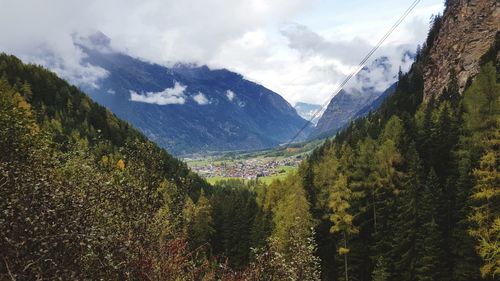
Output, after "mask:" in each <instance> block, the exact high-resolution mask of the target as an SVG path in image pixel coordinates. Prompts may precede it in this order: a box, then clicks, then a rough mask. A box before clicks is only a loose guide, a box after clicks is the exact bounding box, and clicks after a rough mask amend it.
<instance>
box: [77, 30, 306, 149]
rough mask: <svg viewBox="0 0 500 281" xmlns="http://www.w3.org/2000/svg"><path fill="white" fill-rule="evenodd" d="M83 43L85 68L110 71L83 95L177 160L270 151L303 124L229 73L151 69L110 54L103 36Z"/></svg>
mask: <svg viewBox="0 0 500 281" xmlns="http://www.w3.org/2000/svg"><path fill="white" fill-rule="evenodd" d="M85 43H86V44H80V46H81V48H82V49H83V51H84V52H85V53H86V54H87V55H88V58H87V62H88V63H90V64H92V65H96V66H100V67H102V68H104V69H106V70H107V71H108V72H109V75H108V76H107V77H106V78H104V79H103V80H102V81H100V86H99V88H95V87H94V88H91V87H89V88H86V89H85V90H86V92H88V93H89V94H90V95H91V96H92V97H93V98H94V99H95V100H96V101H97V102H99V103H100V104H102V105H104V106H106V107H108V108H109V109H111V110H112V111H113V112H114V113H115V114H117V115H118V116H119V117H121V118H123V119H125V120H127V121H129V122H130V123H131V124H133V125H134V126H136V127H137V128H139V129H140V130H141V131H142V132H143V133H144V134H145V135H146V136H148V137H149V138H150V139H151V140H153V141H155V142H156V143H157V144H159V145H160V146H162V147H164V148H166V149H168V150H169V151H171V152H173V153H175V154H185V153H192V152H202V151H206V150H212V151H223V150H244V149H245V150H247V149H257V148H264V147H270V146H274V145H277V144H279V143H282V142H286V141H287V140H289V139H290V138H291V137H292V136H293V135H294V134H296V133H297V131H298V130H299V128H301V127H302V126H304V124H305V123H306V121H305V120H304V119H302V118H301V117H300V116H298V115H297V113H296V111H295V109H293V107H292V106H291V105H290V104H289V103H288V102H287V101H285V100H284V99H283V98H282V97H281V96H279V95H278V94H276V93H274V92H272V91H270V90H268V89H266V88H264V87H263V86H261V85H258V84H256V83H253V82H251V81H248V80H245V79H244V78H243V77H242V76H241V75H239V74H236V73H233V72H230V71H228V70H225V69H218V70H212V69H209V68H208V67H206V66H201V67H198V66H193V65H182V64H177V65H174V66H173V67H170V68H167V67H164V66H160V65H157V64H151V63H147V62H144V61H141V60H139V59H135V58H132V57H130V56H127V55H125V54H121V53H117V52H113V51H112V50H109V48H108V45H107V43H109V42H108V41H107V40H106V38H105V37H104V35H102V34H101V35H98V36H93V37H91V38H90V40H87V41H86V42H85Z"/></svg>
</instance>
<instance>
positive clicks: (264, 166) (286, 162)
mask: <svg viewBox="0 0 500 281" xmlns="http://www.w3.org/2000/svg"><path fill="white" fill-rule="evenodd" d="M322 143H323V140H316V141H313V142H305V143H297V144H294V145H293V146H291V147H289V148H287V149H285V148H283V147H278V148H274V149H268V150H260V151H252V152H241V151H240V152H232V153H227V152H219V153H212V154H210V155H201V154H195V155H190V156H186V157H184V158H183V160H184V162H186V164H187V165H188V167H189V168H190V169H191V170H192V171H193V172H196V173H197V174H198V175H199V176H201V177H203V178H205V179H206V180H207V181H208V182H209V183H212V184H213V183H216V182H218V181H220V180H227V179H239V180H258V181H262V182H264V183H270V182H272V181H273V180H276V179H284V178H285V177H286V176H287V175H288V174H289V173H290V172H294V171H296V170H297V168H298V166H299V165H300V163H301V162H302V161H303V160H304V159H305V158H306V157H307V155H309V154H310V153H311V152H312V151H313V150H314V149H315V148H317V147H319V146H320V145H321V144H322Z"/></svg>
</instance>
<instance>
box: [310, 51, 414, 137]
mask: <svg viewBox="0 0 500 281" xmlns="http://www.w3.org/2000/svg"><path fill="white" fill-rule="evenodd" d="M413 58H414V56H413V55H412V54H411V53H410V52H405V53H404V54H403V57H402V58H401V60H402V61H407V60H413ZM374 71H379V72H382V73H383V76H384V77H385V78H384V79H389V80H390V81H395V80H396V78H397V77H396V76H394V75H392V76H391V74H390V72H391V65H390V62H389V59H388V58H387V57H381V58H378V59H376V60H374V61H373V62H372V64H371V65H369V66H366V67H364V68H363V69H362V70H361V71H360V72H359V73H358V75H357V76H356V78H355V79H356V81H355V82H356V83H357V84H358V85H361V87H357V88H354V87H351V88H346V89H342V90H341V91H340V92H339V93H338V94H337V95H335V96H334V97H333V98H332V100H331V101H330V103H329V104H328V107H327V108H326V110H325V112H324V113H323V115H322V116H321V118H320V119H319V121H318V124H317V126H316V127H315V128H314V130H313V132H312V133H311V135H310V138H311V139H313V138H322V137H328V136H332V135H334V134H335V133H336V132H337V131H338V130H340V129H342V128H343V127H345V126H346V125H347V124H349V122H351V121H352V120H353V119H355V118H356V117H359V116H362V115H363V114H358V112H359V111H360V110H363V109H364V110H365V111H366V110H368V108H370V107H373V108H374V109H375V108H376V107H377V104H380V103H381V101H383V99H384V98H385V97H387V96H388V95H390V94H391V93H392V92H394V85H392V86H391V87H389V88H387V89H384V90H379V89H376V88H375V87H374V86H372V84H373V82H374V81H373V80H376V79H380V78H378V77H376V76H378V75H373V72H374ZM387 77H389V78H387ZM375 101H377V102H376V104H374V105H373V106H371V104H372V103H373V102H375Z"/></svg>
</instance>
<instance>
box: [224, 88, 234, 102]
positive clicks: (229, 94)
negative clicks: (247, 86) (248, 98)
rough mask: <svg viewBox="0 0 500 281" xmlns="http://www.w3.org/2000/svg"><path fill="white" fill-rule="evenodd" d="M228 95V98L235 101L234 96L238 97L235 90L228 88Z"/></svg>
mask: <svg viewBox="0 0 500 281" xmlns="http://www.w3.org/2000/svg"><path fill="white" fill-rule="evenodd" d="M226 97H227V99H228V100H229V101H233V100H234V98H235V97H236V94H235V93H234V92H233V91H231V90H227V91H226Z"/></svg>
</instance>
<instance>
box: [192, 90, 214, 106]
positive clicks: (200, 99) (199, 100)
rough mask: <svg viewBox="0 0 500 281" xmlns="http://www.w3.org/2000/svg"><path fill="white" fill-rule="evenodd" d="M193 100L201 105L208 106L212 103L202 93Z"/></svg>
mask: <svg viewBox="0 0 500 281" xmlns="http://www.w3.org/2000/svg"><path fill="white" fill-rule="evenodd" d="M193 100H194V101H195V102H196V103H197V104H199V105H207V104H209V103H210V101H209V100H208V99H207V97H206V96H205V95H204V94H203V93H202V92H198V94H196V95H194V96H193Z"/></svg>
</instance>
